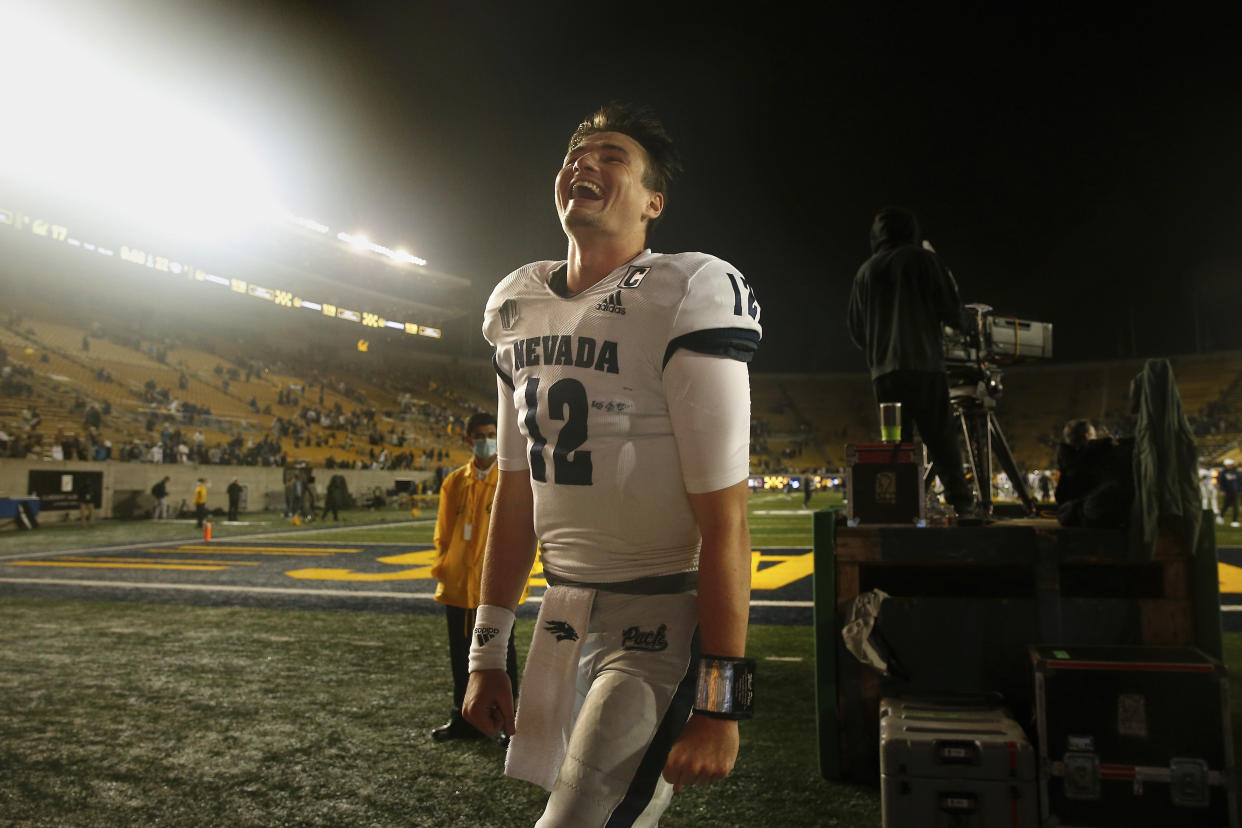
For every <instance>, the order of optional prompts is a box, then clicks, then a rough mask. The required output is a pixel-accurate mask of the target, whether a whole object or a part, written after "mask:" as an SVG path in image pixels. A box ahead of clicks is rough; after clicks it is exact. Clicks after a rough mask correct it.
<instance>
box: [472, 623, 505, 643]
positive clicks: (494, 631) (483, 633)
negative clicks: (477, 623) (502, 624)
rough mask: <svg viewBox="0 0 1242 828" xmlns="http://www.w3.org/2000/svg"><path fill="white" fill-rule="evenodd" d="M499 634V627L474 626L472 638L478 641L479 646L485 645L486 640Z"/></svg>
mask: <svg viewBox="0 0 1242 828" xmlns="http://www.w3.org/2000/svg"><path fill="white" fill-rule="evenodd" d="M498 635H500V628H499V627H475V628H474V640H475V641H477V642H479V646H480V647H485V646H487V642H489V641H491V640H492V639H493V638H495V637H496V636H498Z"/></svg>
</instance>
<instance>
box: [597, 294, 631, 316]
mask: <svg viewBox="0 0 1242 828" xmlns="http://www.w3.org/2000/svg"><path fill="white" fill-rule="evenodd" d="M595 309H596V310H602V311H608V312H609V313H620V314H624V313H625V307H624V306H623V305H622V304H621V291H619V290H618V291H617V292H616V293H610V294H608V297H607V298H606V299H604V301H602V302H600V303H599V304H598V305H596V306H595Z"/></svg>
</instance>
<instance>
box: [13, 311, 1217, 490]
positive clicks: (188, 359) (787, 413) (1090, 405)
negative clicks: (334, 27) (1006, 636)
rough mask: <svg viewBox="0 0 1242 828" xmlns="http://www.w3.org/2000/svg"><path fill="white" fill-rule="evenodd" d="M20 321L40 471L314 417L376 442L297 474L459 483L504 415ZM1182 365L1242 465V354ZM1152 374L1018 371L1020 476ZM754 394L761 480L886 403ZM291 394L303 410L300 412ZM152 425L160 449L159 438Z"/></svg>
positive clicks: (146, 341)
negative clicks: (368, 472)
mask: <svg viewBox="0 0 1242 828" xmlns="http://www.w3.org/2000/svg"><path fill="white" fill-rule="evenodd" d="M19 310H20V312H21V314H22V318H21V321H20V323H19V324H15V325H12V326H0V346H2V347H3V348H4V350H5V352H6V353H7V359H8V362H9V363H10V364H11V365H14V366H17V367H19V368H20V369H22V370H23V376H24V378H25V380H26V382H27V383H28V384H29V385H30V387H31V392H32V396H31V397H28V398H27V397H6V396H0V424H3V425H4V426H6V429H7V430H8V431H10V432H11V433H12V432H14V431H15V430H19V424H20V418H21V411H22V409H23V408H26V407H28V406H36V407H37V408H38V409H39V413H40V414H41V416H42V424H41V425H40V428H39V432H40V433H41V434H42V435H43V436H44V447H43V449H42V451H43V456H48V455H49V453H50V446H51V442H52V440H53V435H55V434H56V433H57V430H58V429H60V430H61V431H62V432H63V434H64V436H65V437H66V438H69V437H73V436H77V437H83V436H85V434H86V429H85V427H84V422H83V410H82V409H83V408H84V406H86V405H95V406H98V407H101V408H102V407H104V406H105V405H106V406H108V407H110V413H109V414H108V415H107V416H106V417H104V421H103V424H102V428H101V433H100V434H99V435H98V439H100V440H110V441H111V442H112V443H113V445H114V446H120V445H122V444H132V443H134V442H136V441H137V442H142V443H144V444H146V445H150V443H151V441H152V440H153V439H155V438H156V437H158V435H159V432H160V431H161V430H162V428H163V427H164V425H165V423H169V424H170V425H172V426H176V425H179V426H180V429H181V434H182V438H183V439H184V440H186V441H190V440H192V439H193V435H194V434H195V432H198V431H201V432H202V435H203V445H204V446H205V447H211V446H218V445H224V444H227V443H228V442H229V441H231V440H234V439H235V438H237V437H241V438H242V439H243V440H244V441H255V442H258V441H260V440H262V439H263V438H264V437H265V436H266V435H270V434H272V432H273V424H274V423H275V422H276V420H277V418H280V419H281V420H283V421H285V422H286V423H288V422H289V421H290V420H292V419H293V418H295V417H297V416H298V415H299V413H300V412H301V411H302V409H303V406H310V407H312V408H316V409H320V410H324V411H330V410H335V409H336V407H337V406H339V407H340V411H341V412H342V414H344V415H345V416H347V417H353V418H355V420H357V421H359V422H361V421H363V420H365V421H366V424H367V428H365V429H364V428H356V429H355V430H354V431H353V433H348V434H347V433H346V432H345V431H343V430H337V429H325V428H323V427H322V426H320V425H316V424H311V425H309V426H306V427H305V428H304V436H303V438H302V439H298V440H296V441H295V439H293V438H292V437H290V436H288V434H287V433H286V434H285V435H284V436H282V439H281V447H282V450H283V452H284V454H285V455H286V458H287V460H288V462H297V461H302V462H306V463H309V464H311V465H313V466H322V465H323V464H324V463H325V462H326V461H327V460H328V458H329V457H331V458H332V459H333V460H334V461H335V462H336V463H344V464H349V465H356V464H363V465H369V464H370V463H371V462H372V457H373V455H379V454H380V453H381V451H383V450H384V449H387V451H388V455H389V457H394V456H396V455H400V454H403V453H410V452H412V453H413V455H414V456H413V462H412V466H413V468H415V469H419V468H422V467H423V463H424V459H423V453H424V452H425V451H430V452H431V459H429V460H428V461H427V463H428V468H435V467H436V466H444V467H446V468H451V467H453V466H455V465H458V464H460V463H464V462H466V461H467V460H468V459H469V451H468V449H467V447H466V446H465V445H464V442H463V441H462V440H461V434H460V429H461V427H462V424H463V423H464V421H465V419H466V418H467V417H469V415H470V414H471V413H472V412H473V411H475V410H480V409H488V408H491V407H492V406H493V405H494V395H495V388H494V384H495V379H494V374H493V372H492V369H491V366H490V364H489V363H488V362H487V361H485V360H474V361H466V360H455V361H447V360H444V359H442V358H440V359H430V358H420V357H418V356H417V355H411V357H410V358H409V359H408V360H405V359H403V360H402V362H401V365H400V366H399V367H398V368H396V369H393V367H392V366H391V365H384V364H379V365H376V364H374V363H367V362H366V361H363V360H360V359H358V358H357V355H356V354H353V355H352V356H353V357H355V359H353V361H351V360H350V359H349V358H348V356H349V355H347V354H343V353H342V354H338V355H333V356H324V355H323V354H320V355H311V354H312V352H310V351H304V352H302V353H300V354H298V355H291V354H289V353H288V352H287V351H285V350H283V349H282V348H281V347H280V346H281V344H282V343H283V342H284V341H285V340H287V339H289V338H290V337H289V334H288V332H287V331H286V332H280V331H277V332H275V333H274V334H273V336H272V339H271V341H270V342H265V341H264V340H263V339H262V338H261V337H260V335H258V334H255V335H252V336H250V337H249V338H248V341H247V342H245V343H242V342H239V341H238V340H237V339H236V338H235V337H232V336H229V335H226V334H222V333H220V332H217V331H216V330H215V328H214V325H212V324H211V323H210V320H208V322H205V323H204V324H203V325H201V326H199V327H198V328H197V329H194V330H184V329H178V330H175V331H167V330H158V329H157V330H151V328H150V326H149V325H148V326H147V328H146V329H145V331H146V333H145V335H139V331H140V330H143V329H140V328H139V327H138V326H137V325H136V324H134V323H133V321H132V320H129V319H124V318H113V317H108V316H101V315H96V317H95V318H92V319H90V320H89V321H87V320H86V319H84V318H82V317H81V316H78V317H76V318H75V316H74V315H73V314H72V313H66V312H64V311H63V310H62V309H59V308H57V307H54V306H51V305H48V304H40V303H39V302H37V301H35V302H31V301H27V302H25V303H23V305H22V307H21V308H19ZM84 338H85V339H86V345H87V347H86V348H84V347H83V340H84ZM273 343H275V344H273ZM344 350H346V351H348V350H351V349H344ZM325 353H326V352H325ZM260 358H261V359H262V362H261V363H260V362H259V360H260ZM1171 362H1172V364H1173V369H1174V375H1175V377H1176V378H1177V381H1178V387H1179V390H1180V391H1181V394H1182V400H1183V405H1184V407H1185V410H1186V412H1187V414H1188V415H1189V416H1190V417H1191V419H1192V422H1193V424H1194V425H1195V428H1196V432H1197V434H1198V441H1199V445H1200V450H1201V453H1202V454H1203V455H1204V457H1205V459H1206V460H1207V461H1216V460H1219V459H1222V458H1223V457H1225V456H1233V457H1235V458H1237V459H1242V447H1240V442H1239V438H1240V437H1242V425H1240V424H1239V421H1242V354H1239V353H1218V354H1205V355H1194V356H1178V357H1173V358H1172V359H1171ZM259 364H261V365H262V368H261V370H256V371H255V372H254V373H252V374H251V376H250V377H249V379H248V380H247V378H246V371H245V369H244V368H243V367H240V366H246V365H256V366H257V365H259ZM1142 365H1143V361H1142V360H1116V361H1103V362H1091V363H1076V364H1075V363H1049V364H1030V365H1020V366H1012V367H1009V368H1007V369H1006V370H1005V373H1004V391H1003V393H1002V394H1001V395H1000V396H999V397H998V398H997V406H996V412H997V417H998V420H999V422H1000V424H1001V427H1002V429H1003V431H1004V433H1005V435H1006V437H1007V439H1008V441H1009V444H1010V447H1011V449H1012V450H1013V453H1014V456H1015V458H1016V459H1017V460H1018V462H1019V464H1020V465H1021V466H1023V467H1024V468H1026V469H1028V470H1030V469H1044V468H1049V467H1051V466H1052V465H1053V463H1054V458H1055V452H1056V445H1057V443H1058V442H1059V440H1060V435H1061V429H1062V427H1063V426H1064V424H1065V423H1066V422H1067V421H1068V420H1070V419H1073V418H1076V417H1086V418H1089V419H1091V420H1093V421H1094V422H1097V423H1100V424H1103V425H1104V426H1106V427H1109V428H1112V429H1114V430H1117V431H1119V432H1124V431H1125V430H1126V428H1127V425H1128V418H1129V413H1128V408H1129V384H1130V381H1131V379H1132V378H1133V377H1134V376H1135V375H1136V374H1138V373H1139V371H1140V370H1141V369H1142ZM25 369H29V376H25ZM230 375H231V376H230ZM181 386H184V387H181ZM321 386H322V392H321ZM150 387H154V388H155V389H157V392H162V391H164V390H166V391H167V392H168V399H167V400H165V399H163V397H162V395H161V396H158V397H153V395H152V394H151V393H150V391H149V390H148V389H149V388H150ZM751 387H752V419H753V428H752V437H753V439H752V447H751V448H752V454H751V465H752V468H753V469H754V470H755V471H756V472H757V473H758V472H765V471H766V472H771V473H801V472H804V471H827V470H835V469H839V468H840V467H841V466H842V465H843V463H844V460H845V457H844V447H845V445H846V444H848V443H859V442H869V441H873V440H875V439H876V438H877V437H878V433H877V424H876V416H875V414H874V406H875V402H874V393H873V390H872V386H871V382H870V380H869V379H868V377H867V376H866V375H865V374H863V373H861V372H855V373H841V374H813V375H801V374H766V373H761V372H753V373H752V377H751ZM286 393H291V394H292V396H293V397H296V403H297V404H295V405H291V404H288V402H289V401H288V400H287V399H284V397H285V395H286ZM321 393H322V403H321V402H320V395H321ZM174 399H175V400H177V401H179V403H180V405H181V406H183V407H184V406H185V405H186V404H189V405H190V406H193V407H194V408H196V409H198V410H209V411H210V412H211V414H210V416H209V417H202V416H196V417H195V418H194V421H193V422H189V421H188V418H187V419H182V418H178V417H176V416H173V415H172V413H171V412H170V411H169V407H170V404H171V401H172V400H174ZM282 399H284V402H285V403H286V404H283V405H282V404H281V403H282ZM251 401H253V402H254V404H255V406H257V411H256V410H255V408H252V406H251ZM263 412H267V413H263ZM152 419H154V420H155V421H156V422H155V424H154V434H152V433H151V432H149V431H148V423H150V422H151V420H152ZM372 426H373V428H372ZM372 432H374V435H373V434H372ZM394 434H397V435H403V437H404V442H405V444H404V445H402V446H396V445H394V444H393V442H392V436H393V435H394ZM373 436H376V438H377V439H379V440H380V442H379V443H378V444H373V443H372V437H373Z"/></svg>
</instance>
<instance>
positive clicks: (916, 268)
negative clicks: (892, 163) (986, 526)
mask: <svg viewBox="0 0 1242 828" xmlns="http://www.w3.org/2000/svg"><path fill="white" fill-rule="evenodd" d="M921 241H922V238H921V235H920V233H919V224H918V220H917V219H916V218H915V216H914V214H913V213H911V212H910V211H908V210H905V209H902V208H900V207H885V208H884V209H882V210H880V212H879V213H878V214H876V217H875V221H874V222H873V223H872V225H871V251H872V256H871V258H870V259H868V260H867V261H866V262H864V263H863V265H862V267H860V268H859V269H858V273H857V275H855V276H854V286H853V289H852V290H851V292H850V305H849V330H850V339H852V340H853V341H854V344H855V345H857V346H858V347H859V348H861V349H862V351H863V355H864V356H865V358H866V361H867V369H868V370H869V371H870V372H871V379H872V381H873V382H874V383H875V396H876V400H877V401H878V402H899V403H901V439H902V440H903V441H904V440H908V439H911V438H912V437H913V429H912V428H911V425H912V424H913V425H914V426H917V428H918V432H919V434H920V435H921V436H922V438H923V442H924V443H925V444H926V445H927V450H928V452H929V453H930V454H931V459H932V464H933V466H934V468H935V470H936V475H937V476H938V477H939V478H940V482H941V483H942V484H943V485H944V489H945V497H946V499H947V500H948V501H949V503H951V504H952V505H953V508H954V510H955V511H956V512H957V514H958V517H959V518H967V519H971V520H979V519H982V518H983V517H984V515H983V512H982V510H981V509H980V507H979V506H978V505H977V504H976V503H975V500H974V493H973V490H972V489H971V486H970V484H969V483H968V482H967V481H966V476H965V474H964V473H963V471H962V454H961V449H960V448H959V447H958V442H957V433H956V431H955V429H954V421H953V412H952V410H951V408H950V406H949V385H948V380H947V378H946V376H945V364H944V348H943V345H942V338H943V336H942V331H941V323H943V324H945V325H949V326H950V327H954V328H957V327H960V326H961V320H962V302H961V299H960V298H959V297H958V292H957V284H956V283H955V282H954V281H953V275H952V274H951V273H949V271H948V269H947V268H946V267H945V266H944V265H943V264H942V263H941V261H940V258H939V257H938V256H937V255H936V253H935V252H934V251H933V250H932V249H931V246H930V245H927V244H925V243H924V245H923V246H920V242H921Z"/></svg>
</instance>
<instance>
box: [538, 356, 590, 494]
mask: <svg viewBox="0 0 1242 828" xmlns="http://www.w3.org/2000/svg"><path fill="white" fill-rule="evenodd" d="M525 394H526V416H525V417H524V418H523V422H524V423H525V425H526V433H527V434H529V435H530V476H531V479H533V480H537V481H539V482H540V483H547V482H549V481H548V465H547V462H546V460H545V459H544V456H543V450H544V448H545V447H546V446H547V445H548V440H547V438H546V437H544V436H543V432H542V431H541V430H540V428H539V378H538V377H531V378H530V379H528V380H527V381H526V386H525ZM590 411H591V406H590V404H589V403H588V402H587V393H586V387H585V386H583V384H582V383H581V382H579V381H578V380H576V379H571V378H569V377H566V378H565V379H561V380H557V381H556V382H554V383H552V385H551V386H549V388H548V395H547V416H548V419H551V420H563V421H564V423H565V424H564V425H563V426H561V430H560V433H558V434H557V436H556V444H555V445H554V446H553V447H552V481H551V482H552V483H556V484H558V485H561V486H590V485H591V471H592V468H591V452H590V451H589V450H587V449H582V448H580V446H582V444H583V443H585V442H586V439H587V415H588V414H589V413H590ZM570 455H573V457H572V458H571V457H570Z"/></svg>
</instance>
